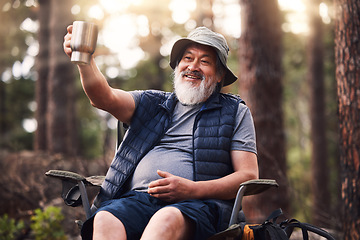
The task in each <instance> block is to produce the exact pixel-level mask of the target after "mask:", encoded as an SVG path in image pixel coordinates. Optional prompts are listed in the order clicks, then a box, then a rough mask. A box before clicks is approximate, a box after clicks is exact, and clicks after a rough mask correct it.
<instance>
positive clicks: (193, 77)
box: [186, 75, 198, 79]
mask: <svg viewBox="0 0 360 240" xmlns="http://www.w3.org/2000/svg"><path fill="white" fill-rule="evenodd" d="M186 77H188V78H192V79H198V77H195V76H190V75H186Z"/></svg>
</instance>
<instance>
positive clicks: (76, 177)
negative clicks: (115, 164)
mask: <svg viewBox="0 0 360 240" xmlns="http://www.w3.org/2000/svg"><path fill="white" fill-rule="evenodd" d="M45 175H46V176H50V177H55V178H58V179H60V180H61V181H62V184H63V192H62V198H63V199H64V202H65V204H66V205H68V206H72V207H77V206H80V205H82V206H83V208H84V211H85V216H86V219H88V218H90V217H91V215H92V212H91V207H90V202H89V199H88V195H87V191H86V186H95V187H99V188H100V186H101V184H102V181H103V180H104V179H105V176H90V177H84V176H82V175H80V174H77V173H74V172H69V171H63V170H50V171H48V172H46V173H45ZM271 187H278V184H277V183H276V181H275V180H270V179H256V180H249V181H246V182H244V183H242V184H240V187H239V190H238V192H237V195H236V199H235V203H234V206H233V209H232V213H231V217H230V221H229V228H228V229H227V230H226V231H224V232H222V233H219V234H217V235H216V236H214V238H212V239H213V240H217V239H235V237H237V236H239V235H241V228H240V227H239V225H238V222H237V220H238V216H239V213H240V211H241V210H242V199H243V197H244V196H249V195H254V194H258V193H261V192H264V191H265V190H267V189H269V188H271ZM76 222H77V224H78V225H79V227H81V225H82V221H79V220H77V221H76Z"/></svg>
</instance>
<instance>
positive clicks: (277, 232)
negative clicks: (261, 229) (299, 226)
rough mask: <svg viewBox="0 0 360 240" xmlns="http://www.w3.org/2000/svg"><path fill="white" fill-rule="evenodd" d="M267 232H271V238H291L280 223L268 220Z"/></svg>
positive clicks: (280, 239) (285, 239)
mask: <svg viewBox="0 0 360 240" xmlns="http://www.w3.org/2000/svg"><path fill="white" fill-rule="evenodd" d="M265 228H266V234H269V237H270V238H269V239H271V240H289V238H288V237H287V236H286V233H285V232H284V230H283V229H281V228H280V226H279V225H277V224H275V223H271V222H268V223H267V224H265Z"/></svg>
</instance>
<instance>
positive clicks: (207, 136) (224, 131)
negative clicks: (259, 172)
mask: <svg viewBox="0 0 360 240" xmlns="http://www.w3.org/2000/svg"><path fill="white" fill-rule="evenodd" d="M177 101H178V100H177V98H176V97H175V94H173V93H166V92H162V91H145V92H144V93H143V94H142V97H141V100H140V102H139V104H138V106H137V108H136V111H135V113H134V116H133V118H132V122H131V126H130V127H129V129H128V131H127V133H126V136H125V138H124V140H123V142H122V143H121V145H120V147H119V149H118V151H117V153H116V155H115V158H114V159H113V161H112V163H111V166H110V168H109V170H108V172H107V174H106V178H105V181H104V183H103V185H102V188H101V190H100V193H99V195H98V197H97V201H96V202H97V203H99V202H101V201H104V200H108V199H112V198H117V197H119V196H120V195H121V194H122V193H123V192H124V190H126V188H125V183H126V181H127V180H128V179H129V178H130V176H131V175H132V173H133V172H134V170H135V168H136V165H137V164H138V163H139V161H140V160H141V159H142V158H143V157H144V156H145V154H147V153H148V151H150V150H151V149H152V148H153V147H154V146H155V145H156V144H157V143H158V142H159V141H160V139H161V138H162V136H163V135H164V134H165V132H166V130H167V129H168V127H169V125H170V123H171V115H172V114H171V113H172V111H173V109H174V107H175V105H176V103H177ZM239 103H244V102H243V101H242V100H241V99H240V98H239V97H237V96H234V95H229V94H219V93H215V94H213V95H212V96H211V97H210V98H209V99H208V100H207V101H206V102H205V103H204V105H203V107H202V108H201V110H200V111H199V113H198V114H197V116H196V119H195V123H194V129H193V146H194V147H193V152H194V154H193V156H194V179H195V180H196V181H202V180H210V179H217V178H220V177H223V176H225V175H228V174H230V173H232V172H233V168H232V164H231V159H230V145H231V137H232V133H233V128H234V122H235V115H236V112H237V108H238V105H239ZM96 205H98V204H96Z"/></svg>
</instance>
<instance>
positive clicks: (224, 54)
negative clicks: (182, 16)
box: [170, 27, 237, 86]
mask: <svg viewBox="0 0 360 240" xmlns="http://www.w3.org/2000/svg"><path fill="white" fill-rule="evenodd" d="M190 43H199V44H202V45H206V46H210V47H213V48H214V49H215V50H216V53H217V55H218V57H219V59H220V61H221V63H222V64H223V65H224V67H225V68H226V74H225V78H224V86H227V85H230V84H232V83H233V82H235V81H236V79H237V77H236V76H235V75H234V73H232V71H231V70H230V69H229V67H228V66H227V65H226V63H227V59H228V54H229V46H228V45H227V42H226V40H225V38H224V36H223V35H221V34H219V33H215V32H213V31H211V30H210V29H208V28H206V27H198V28H196V29H194V30H193V31H191V32H190V33H189V35H188V36H187V37H186V38H181V39H179V40H177V41H176V42H175V44H174V45H173V47H172V49H171V53H170V66H171V68H172V69H175V67H176V65H177V63H178V60H179V59H180V58H181V57H182V56H181V54H183V52H184V51H185V48H186V47H187V46H188V45H189V44H190Z"/></svg>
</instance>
